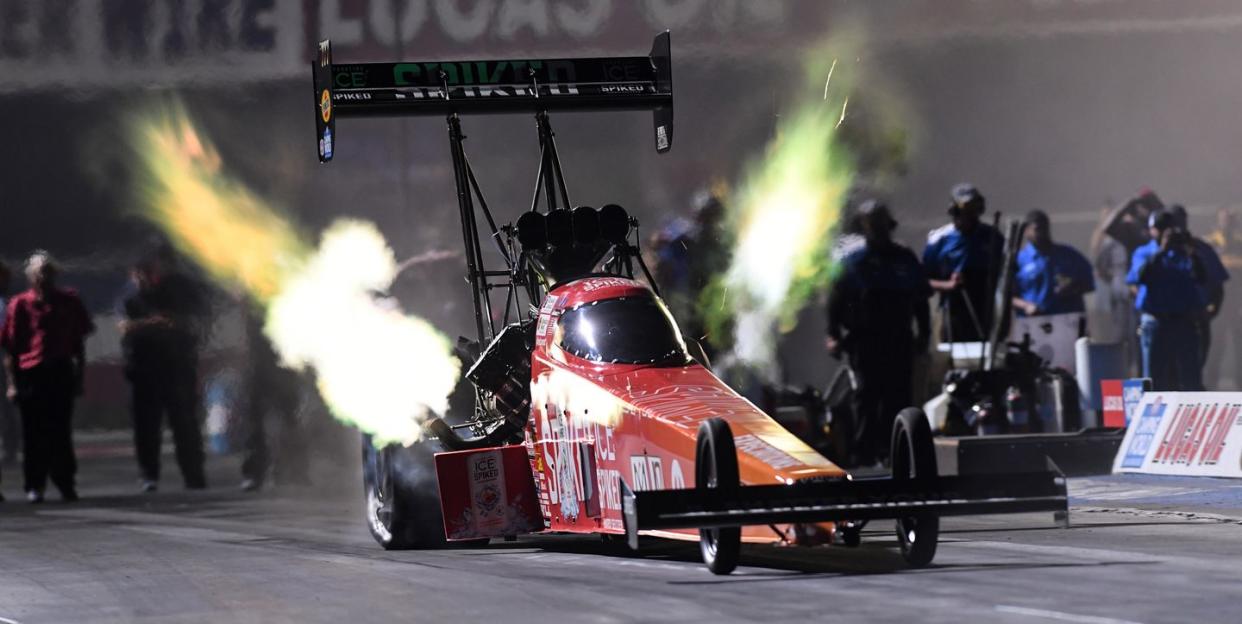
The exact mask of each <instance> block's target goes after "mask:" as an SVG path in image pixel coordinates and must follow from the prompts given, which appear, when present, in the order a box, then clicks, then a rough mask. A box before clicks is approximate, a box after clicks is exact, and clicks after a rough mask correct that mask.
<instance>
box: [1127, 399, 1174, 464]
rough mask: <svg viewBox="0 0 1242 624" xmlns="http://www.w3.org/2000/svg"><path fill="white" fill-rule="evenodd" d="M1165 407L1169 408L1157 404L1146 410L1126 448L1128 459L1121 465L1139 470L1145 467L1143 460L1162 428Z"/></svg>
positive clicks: (1148, 406) (1147, 407)
mask: <svg viewBox="0 0 1242 624" xmlns="http://www.w3.org/2000/svg"><path fill="white" fill-rule="evenodd" d="M1165 407H1167V406H1166V405H1165V404H1164V403H1159V402H1157V403H1154V404H1149V405H1147V406H1146V407H1145V408H1144V410H1143V417H1142V418H1140V419H1139V421H1138V425H1137V426H1136V427H1135V428H1134V434H1133V436H1132V437H1131V438H1130V444H1129V445H1127V446H1126V458H1125V461H1124V462H1122V464H1121V465H1122V467H1125V468H1139V467H1141V466H1142V465H1143V459H1144V458H1146V457H1147V451H1148V450H1149V449H1150V448H1151V443H1152V442H1153V441H1154V440H1155V439H1156V429H1157V428H1159V427H1160V418H1161V417H1162V416H1164V410H1165Z"/></svg>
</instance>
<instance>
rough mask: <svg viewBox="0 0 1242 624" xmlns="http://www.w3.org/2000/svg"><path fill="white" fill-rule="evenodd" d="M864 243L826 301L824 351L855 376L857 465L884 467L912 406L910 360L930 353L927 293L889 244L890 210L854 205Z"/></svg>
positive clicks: (908, 256) (911, 262) (909, 256)
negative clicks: (844, 360) (896, 427)
mask: <svg viewBox="0 0 1242 624" xmlns="http://www.w3.org/2000/svg"><path fill="white" fill-rule="evenodd" d="M857 223H858V229H859V230H860V231H861V233H862V236H863V237H864V239H865V240H866V244H865V245H864V246H863V247H861V248H860V249H857V250H855V251H853V252H852V253H850V254H849V255H847V256H846V257H845V258H844V259H843V260H841V274H840V275H839V276H838V277H837V280H836V281H835V282H834V283H833V286H832V293H831V294H830V295H829V298H828V351H829V352H830V353H832V355H833V356H838V355H840V354H841V353H842V352H844V353H845V354H846V355H847V356H848V358H849V363H850V368H851V369H852V370H853V373H854V381H855V389H854V395H853V405H852V407H853V410H854V420H855V430H854V440H853V444H852V445H851V455H852V457H851V458H850V461H851V463H852V464H853V465H855V466H863V465H870V464H873V463H875V462H877V461H880V462H883V461H884V460H885V459H886V458H887V457H888V453H889V438H890V436H891V435H892V426H893V419H894V418H895V417H896V416H897V413H898V412H900V411H901V410H903V409H905V408H907V407H909V406H910V404H911V403H912V402H913V385H914V380H913V377H914V369H913V360H914V355H915V354H917V353H923V352H925V351H927V342H928V338H929V335H930V325H931V323H930V318H929V317H930V315H929V313H928V310H927V298H928V296H930V295H931V291H930V290H929V289H928V285H927V277H926V276H925V275H924V273H923V267H922V266H921V265H920V264H919V260H918V258H917V257H916V256H915V255H914V252H913V251H910V250H909V249H908V248H906V247H903V246H902V245H899V244H897V243H896V242H894V241H893V236H892V232H893V228H896V227H897V221H895V220H894V219H893V217H892V215H891V214H890V213H889V211H888V207H887V206H885V205H884V204H883V203H882V202H879V201H877V200H874V199H872V200H867V201H865V202H863V203H862V204H861V205H860V206H859V207H858V213H857Z"/></svg>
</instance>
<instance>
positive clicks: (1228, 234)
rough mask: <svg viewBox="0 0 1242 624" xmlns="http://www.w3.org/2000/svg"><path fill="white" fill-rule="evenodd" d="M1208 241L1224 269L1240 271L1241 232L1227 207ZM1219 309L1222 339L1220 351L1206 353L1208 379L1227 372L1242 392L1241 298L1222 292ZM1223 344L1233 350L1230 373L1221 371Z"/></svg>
mask: <svg viewBox="0 0 1242 624" xmlns="http://www.w3.org/2000/svg"><path fill="white" fill-rule="evenodd" d="M1207 241H1208V242H1209V243H1210V244H1211V245H1212V247H1214V248H1215V249H1216V253H1217V254H1218V255H1219V256H1220V259H1221V262H1222V263H1224V265H1225V269H1226V270H1230V271H1239V270H1242V231H1239V230H1238V225H1237V218H1236V215H1235V214H1234V213H1233V212H1232V211H1230V210H1229V209H1228V208H1221V209H1219V210H1217V211H1216V229H1215V230H1213V231H1212V233H1211V234H1208V236H1207ZM1220 310H1221V313H1223V315H1224V319H1225V323H1224V325H1223V329H1224V330H1225V336H1223V337H1222V338H1224V341H1223V342H1222V344H1221V346H1220V347H1219V348H1216V349H1212V350H1211V351H1209V355H1208V365H1207V375H1208V379H1211V380H1213V381H1215V380H1219V379H1220V378H1221V375H1222V373H1228V375H1229V379H1230V380H1232V381H1233V386H1234V389H1235V390H1242V296H1240V295H1239V294H1238V289H1236V288H1230V289H1228V290H1226V291H1225V297H1224V302H1223V303H1222V304H1221V309H1220ZM1226 344H1229V345H1232V349H1233V369H1232V370H1230V371H1225V370H1221V359H1222V356H1221V353H1222V351H1223V350H1224V349H1225V345H1226Z"/></svg>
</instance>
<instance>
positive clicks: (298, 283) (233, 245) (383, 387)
mask: <svg viewBox="0 0 1242 624" xmlns="http://www.w3.org/2000/svg"><path fill="white" fill-rule="evenodd" d="M134 131H135V132H134V139H135V147H136V148H137V149H138V152H139V156H140V159H141V162H142V163H143V164H144V166H145V173H146V179H145V182H146V184H145V185H144V189H143V190H144V193H143V197H142V199H143V201H141V202H140V206H141V208H142V213H143V215H144V216H145V217H146V218H148V219H150V220H151V221H152V222H154V223H155V224H156V225H158V226H159V227H160V228H161V229H163V230H164V231H165V232H166V233H167V235H168V236H169V238H170V239H171V240H172V242H173V244H174V245H176V246H177V248H178V249H180V250H181V251H182V252H183V253H185V254H187V255H188V256H190V257H191V258H193V259H194V260H195V261H196V262H198V263H199V264H200V265H202V267H203V268H204V269H205V270H206V271H207V273H208V274H209V275H210V276H211V277H212V278H213V279H214V280H216V281H217V282H220V283H222V284H226V285H229V286H236V287H240V288H241V289H243V290H244V291H245V292H246V293H247V294H248V295H249V296H250V297H251V298H253V299H254V300H255V301H257V302H258V303H260V304H261V305H263V306H264V307H265V308H266V311H267V316H266V322H265V325H264V331H265V333H266V334H267V335H268V337H269V338H270V339H271V340H272V343H273V345H274V346H275V348H276V351H277V352H278V353H279V354H280V356H281V358H282V360H283V362H284V364H285V365H287V366H290V367H293V368H296V369H298V370H306V369H311V370H313V371H314V373H315V376H316V379H317V381H318V385H319V392H320V394H321V395H322V396H323V398H324V401H325V402H326V403H327V404H328V407H329V408H330V409H331V410H332V413H333V414H334V415H335V416H336V417H337V418H338V419H340V420H342V421H344V422H346V423H349V424H352V425H355V426H357V427H358V428H359V429H361V430H362V431H364V432H366V433H369V434H371V435H373V436H374V437H375V438H376V442H377V443H378V444H385V443H390V442H397V443H402V444H406V445H409V444H412V443H414V442H416V441H417V440H419V438H420V437H421V435H422V428H421V425H422V422H423V421H424V420H425V419H426V418H428V416H429V415H430V414H431V413H432V412H440V413H443V412H444V411H445V410H446V409H447V402H448V401H447V397H448V395H449V393H451V392H452V390H453V387H454V385H455V383H456V381H457V379H458V376H459V374H460V366H459V364H458V362H457V359H456V358H455V357H454V356H453V354H452V346H451V343H450V342H449V341H448V339H447V338H446V337H444V336H443V335H441V334H440V333H438V332H437V331H436V330H435V329H434V328H433V327H431V325H429V324H428V323H426V322H425V321H423V320H421V319H418V318H416V317H413V316H407V315H405V314H403V313H401V312H400V311H399V310H396V309H395V308H394V306H389V305H385V304H384V303H383V302H382V301H379V300H377V299H376V298H375V297H374V296H373V294H372V293H373V292H375V291H382V290H384V289H386V288H388V286H389V285H390V284H391V283H392V280H393V278H394V277H395V276H396V274H397V270H398V265H397V262H396V259H395V258H394V256H393V252H392V250H391V249H390V248H389V247H388V245H387V243H385V241H384V238H383V237H382V236H381V235H380V233H379V231H378V230H377V229H376V228H375V226H374V225H372V224H369V223H365V222H361V221H354V220H342V221H338V222H337V223H335V224H333V225H332V226H331V227H329V228H328V229H327V230H326V231H325V232H324V235H323V238H322V241H321V242H320V245H319V247H318V249H315V248H313V247H312V246H311V245H310V244H309V243H308V242H307V241H306V240H305V239H304V238H303V237H302V236H300V235H299V234H298V232H297V231H296V229H295V228H294V227H293V225H292V224H291V223H289V221H287V220H286V219H285V218H283V217H282V216H281V215H280V214H279V213H278V212H277V211H276V210H275V209H273V208H272V207H271V206H270V205H269V204H267V203H266V202H265V201H263V200H262V199H261V198H259V197H258V196H256V195H255V194H254V193H252V192H251V191H250V190H249V189H248V188H246V187H245V186H244V185H243V184H241V183H240V182H238V181H237V180H235V179H234V178H232V177H230V176H229V175H228V174H227V173H226V172H225V171H224V169H223V166H222V162H221V159H220V156H219V154H218V153H217V152H216V151H215V149H214V148H213V147H212V146H211V145H210V143H208V142H206V141H205V140H204V139H202V138H201V137H200V135H199V133H198V132H197V131H196V130H195V128H194V126H193V125H192V124H191V123H190V121H189V119H188V117H187V116H186V114H185V112H184V111H183V110H181V109H180V107H173V108H172V109H171V110H170V111H168V112H167V113H166V114H164V115H158V116H154V117H148V118H143V119H141V120H139V121H138V122H137V123H136V124H135V126H134Z"/></svg>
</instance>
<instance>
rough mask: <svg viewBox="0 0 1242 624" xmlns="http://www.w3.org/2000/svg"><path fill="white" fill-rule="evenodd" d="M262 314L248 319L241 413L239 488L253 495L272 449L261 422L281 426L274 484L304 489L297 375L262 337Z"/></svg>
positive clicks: (260, 484)
mask: <svg viewBox="0 0 1242 624" xmlns="http://www.w3.org/2000/svg"><path fill="white" fill-rule="evenodd" d="M262 321H263V319H262V315H261V314H259V313H257V311H252V312H251V313H250V314H247V318H246V343H247V346H248V351H249V355H250V375H249V377H250V378H249V380H248V382H249V394H250V401H249V405H248V409H247V410H246V412H245V413H246V420H247V424H248V428H247V432H246V451H245V458H244V459H243V460H242V467H241V472H242V482H241V489H242V490H243V491H246V492H252V491H254V490H257V489H259V488H261V487H263V484H264V482H265V481H266V480H267V474H268V469H269V468H271V467H272V453H271V447H270V445H269V443H268V435H267V433H268V432H267V426H266V423H267V421H268V419H269V418H270V417H275V418H276V420H277V423H278V425H279V427H280V434H281V435H280V437H279V439H280V444H279V445H278V455H277V457H276V462H275V464H276V465H275V470H273V472H274V474H273V476H274V477H275V479H276V483H277V484H279V485H306V484H308V483H309V482H310V481H309V478H308V475H307V472H308V471H307V460H308V457H307V456H306V444H305V440H304V437H303V435H302V430H301V426H300V425H301V423H299V422H298V405H299V403H300V401H301V396H300V392H299V390H300V386H301V378H300V377H299V376H298V373H297V372H296V371H293V370H290V369H288V368H285V367H283V366H281V365H280V358H279V356H277V355H276V350H275V349H274V348H273V347H272V343H271V341H270V340H268V338H267V336H266V335H264V334H263V325H262Z"/></svg>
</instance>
